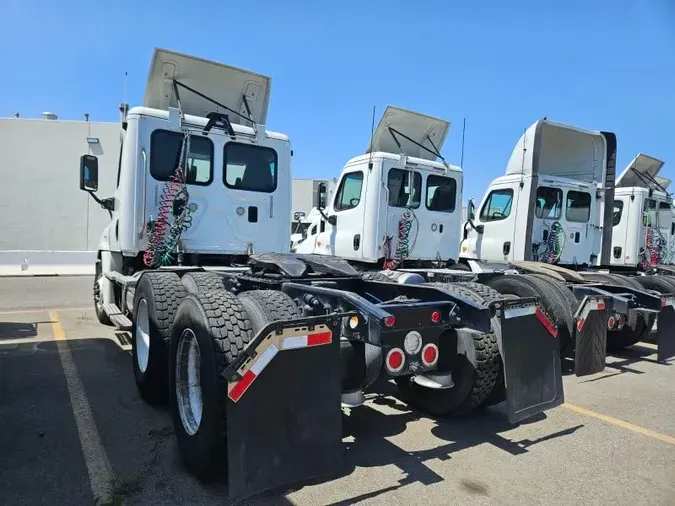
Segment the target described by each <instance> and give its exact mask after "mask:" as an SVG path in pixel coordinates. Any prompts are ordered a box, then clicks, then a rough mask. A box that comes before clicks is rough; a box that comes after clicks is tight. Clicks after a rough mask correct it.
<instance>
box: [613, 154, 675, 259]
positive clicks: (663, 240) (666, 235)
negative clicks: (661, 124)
mask: <svg viewBox="0 0 675 506" xmlns="http://www.w3.org/2000/svg"><path fill="white" fill-rule="evenodd" d="M663 163H664V162H663V161H662V160H659V159H657V158H654V157H652V156H649V155H645V154H643V153H639V154H638V155H636V156H635V158H633V160H632V161H631V162H630V163H629V164H628V166H627V167H626V168H625V169H624V171H623V172H622V173H621V175H619V177H618V178H617V180H616V192H615V197H614V214H613V221H612V225H613V234H612V258H611V265H612V266H615V267H617V268H621V267H626V268H631V269H635V268H639V269H647V268H649V267H651V266H655V265H659V264H670V263H673V242H674V241H675V224H674V223H673V206H672V198H671V197H670V195H669V194H668V192H667V186H668V184H669V182H670V181H668V180H667V179H665V178H660V177H659V176H658V173H659V171H660V170H661V168H662V167H663Z"/></svg>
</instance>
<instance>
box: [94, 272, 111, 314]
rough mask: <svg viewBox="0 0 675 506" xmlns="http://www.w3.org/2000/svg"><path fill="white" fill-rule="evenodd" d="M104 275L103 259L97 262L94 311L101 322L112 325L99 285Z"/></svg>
mask: <svg viewBox="0 0 675 506" xmlns="http://www.w3.org/2000/svg"><path fill="white" fill-rule="evenodd" d="M102 277H103V268H102V267H101V261H100V260H99V261H97V262H96V271H95V274H94V312H95V313H96V318H97V319H98V321H99V323H102V324H103V325H109V326H111V325H112V322H111V321H110V318H108V315H107V314H106V312H105V311H103V301H102V295H101V289H100V288H99V286H98V281H99V279H101V278H102Z"/></svg>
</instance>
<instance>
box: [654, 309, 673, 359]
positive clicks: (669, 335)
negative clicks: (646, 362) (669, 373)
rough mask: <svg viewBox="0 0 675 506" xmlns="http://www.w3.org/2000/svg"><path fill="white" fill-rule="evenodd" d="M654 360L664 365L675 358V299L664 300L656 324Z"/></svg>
mask: <svg viewBox="0 0 675 506" xmlns="http://www.w3.org/2000/svg"><path fill="white" fill-rule="evenodd" d="M656 325H657V328H656V346H657V348H656V350H657V351H656V359H657V360H658V361H659V362H661V363H664V362H666V361H667V360H668V359H671V358H673V357H675V299H674V298H673V297H667V298H666V305H665V306H663V308H662V309H661V312H660V313H659V319H658V321H657V323H656Z"/></svg>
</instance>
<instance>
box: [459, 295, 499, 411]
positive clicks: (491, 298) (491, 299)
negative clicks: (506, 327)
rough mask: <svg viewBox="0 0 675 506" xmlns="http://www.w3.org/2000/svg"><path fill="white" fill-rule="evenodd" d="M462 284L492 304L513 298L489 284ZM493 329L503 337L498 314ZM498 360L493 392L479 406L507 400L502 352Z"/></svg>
mask: <svg viewBox="0 0 675 506" xmlns="http://www.w3.org/2000/svg"><path fill="white" fill-rule="evenodd" d="M461 284H462V285H464V286H467V287H468V288H470V289H472V290H473V291H474V292H475V293H477V294H478V295H480V296H481V297H482V298H483V300H484V301H485V302H487V303H488V304H490V303H491V302H495V301H500V300H504V299H507V298H511V297H510V296H505V295H503V294H501V293H499V292H498V291H497V290H495V289H494V288H490V287H489V286H487V285H483V284H481V283H475V282H465V283H461ZM492 330H493V331H494V333H495V337H497V338H500V339H501V333H502V324H501V322H500V321H499V318H498V317H497V316H495V317H493V318H492ZM497 349H498V350H499V345H498V346H497ZM498 360H499V365H498V368H497V379H496V381H495V385H494V387H493V388H492V392H490V394H488V396H487V397H486V398H485V401H484V402H483V403H482V405H480V406H477V407H489V406H494V405H495V404H499V403H500V402H504V401H505V400H506V383H505V381H504V362H503V361H502V356H501V354H498Z"/></svg>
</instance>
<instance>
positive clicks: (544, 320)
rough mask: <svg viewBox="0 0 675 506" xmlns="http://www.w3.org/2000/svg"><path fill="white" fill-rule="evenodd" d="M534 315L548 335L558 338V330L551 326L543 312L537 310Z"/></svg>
mask: <svg viewBox="0 0 675 506" xmlns="http://www.w3.org/2000/svg"><path fill="white" fill-rule="evenodd" d="M535 314H536V315H537V319H538V320H539V321H540V322H541V324H542V325H543V326H544V327H545V328H546V330H548V333H549V334H551V335H552V336H553V337H558V329H556V328H555V325H553V323H552V322H551V320H549V319H548V317H547V316H546V315H545V314H544V312H543V311H542V310H541V309H539V308H537V311H536V312H535Z"/></svg>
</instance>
